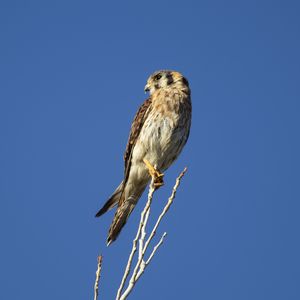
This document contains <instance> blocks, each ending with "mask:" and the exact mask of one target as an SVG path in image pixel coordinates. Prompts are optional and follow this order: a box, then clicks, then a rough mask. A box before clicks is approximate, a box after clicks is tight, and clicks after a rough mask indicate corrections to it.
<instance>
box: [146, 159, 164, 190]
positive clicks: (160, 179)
mask: <svg viewBox="0 0 300 300" xmlns="http://www.w3.org/2000/svg"><path fill="white" fill-rule="evenodd" d="M143 162H144V164H145V165H146V167H147V169H148V171H149V174H150V176H151V177H152V178H154V186H155V188H157V189H158V188H160V187H161V186H162V185H164V174H163V173H160V172H159V171H158V170H156V169H155V167H153V166H152V165H151V163H150V162H149V161H148V160H147V159H146V158H144V159H143Z"/></svg>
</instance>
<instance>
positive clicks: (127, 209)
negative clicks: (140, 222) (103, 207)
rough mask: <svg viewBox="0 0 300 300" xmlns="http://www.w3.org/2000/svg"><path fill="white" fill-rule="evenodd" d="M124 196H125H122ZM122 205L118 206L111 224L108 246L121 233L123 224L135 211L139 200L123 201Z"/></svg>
mask: <svg viewBox="0 0 300 300" xmlns="http://www.w3.org/2000/svg"><path fill="white" fill-rule="evenodd" d="M122 197H123V196H122ZM121 203H122V204H121V205H120V206H119V207H118V209H117V211H116V213H115V216H114V219H113V222H112V223H111V225H110V228H109V232H108V237H107V246H109V245H110V244H111V243H112V242H113V241H114V240H115V239H116V238H117V237H118V235H119V234H120V232H121V230H122V228H123V226H124V225H125V224H126V221H127V219H128V217H129V216H130V214H131V212H132V211H133V209H134V207H135V205H136V203H137V200H134V201H130V200H129V199H128V200H126V201H121Z"/></svg>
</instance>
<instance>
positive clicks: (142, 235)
mask: <svg viewBox="0 0 300 300" xmlns="http://www.w3.org/2000/svg"><path fill="white" fill-rule="evenodd" d="M186 171H187V168H185V169H184V170H183V171H182V172H181V173H180V175H179V176H178V177H177V179H176V183H175V185H174V187H173V190H172V194H171V196H170V197H169V199H168V202H167V203H166V205H165V207H164V209H163V210H162V212H161V214H160V215H159V217H158V219H157V221H156V223H155V225H154V227H153V229H152V230H151V233H150V235H149V237H148V238H147V239H146V226H147V222H148V219H149V215H150V208H151V203H152V198H153V194H154V192H155V189H156V188H155V178H154V177H152V180H151V184H150V187H149V193H148V199H147V202H146V205H145V207H144V209H143V211H142V213H141V219H140V223H139V226H138V230H137V233H136V236H135V238H134V240H133V244H132V249H131V252H130V255H129V258H128V261H127V265H126V268H125V271H124V275H123V278H122V281H121V284H120V287H119V289H118V292H117V296H116V300H125V299H127V297H128V295H129V294H130V293H131V292H132V290H133V288H134V286H135V284H136V283H137V281H138V280H139V278H140V277H141V276H142V274H143V273H144V271H145V269H146V267H147V266H148V265H149V264H150V262H151V260H152V258H153V256H154V255H155V253H156V251H157V250H158V248H159V247H160V246H161V245H162V243H163V242H164V239H165V237H166V235H167V233H166V232H165V233H164V234H163V235H162V236H161V238H160V240H159V242H158V243H157V244H156V245H155V246H154V247H153V249H152V251H151V253H150V255H149V257H148V258H147V259H145V258H144V257H145V253H146V251H147V250H148V249H149V245H150V242H151V241H152V239H153V237H154V235H155V234H156V231H157V229H158V226H159V224H160V222H161V220H162V218H163V217H164V216H165V214H166V213H167V212H168V210H169V208H170V206H171V205H172V203H173V201H174V199H175V196H176V192H177V188H178V187H179V185H180V181H181V179H182V177H183V176H184V174H185V173H186ZM137 249H138V258H137V262H136V265H135V266H134V268H133V272H132V275H131V277H130V279H129V282H128V285H127V288H126V289H125V290H124V286H125V284H126V281H127V279H128V276H129V273H130V270H131V268H132V262H133V258H134V255H135V253H136V251H137Z"/></svg>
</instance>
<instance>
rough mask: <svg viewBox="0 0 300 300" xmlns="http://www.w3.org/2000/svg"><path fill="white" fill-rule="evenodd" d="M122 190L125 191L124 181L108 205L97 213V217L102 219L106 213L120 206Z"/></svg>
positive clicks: (107, 202)
mask: <svg viewBox="0 0 300 300" xmlns="http://www.w3.org/2000/svg"><path fill="white" fill-rule="evenodd" d="M122 190H123V181H122V182H121V184H120V185H119V186H118V187H117V188H116V190H115V191H114V193H113V194H112V195H111V196H110V198H109V199H108V200H107V201H106V203H105V204H104V205H103V207H102V208H101V209H100V210H99V211H98V212H97V213H96V215H95V217H100V216H102V215H103V214H104V213H106V212H107V211H108V210H110V209H112V208H113V207H115V206H116V205H117V204H118V202H119V200H120V197H121V193H122Z"/></svg>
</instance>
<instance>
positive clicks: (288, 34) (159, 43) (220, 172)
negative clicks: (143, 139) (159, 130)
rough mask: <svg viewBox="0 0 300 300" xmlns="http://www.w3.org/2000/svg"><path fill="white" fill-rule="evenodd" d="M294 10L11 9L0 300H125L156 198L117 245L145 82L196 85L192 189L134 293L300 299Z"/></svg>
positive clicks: (116, 5)
mask: <svg viewBox="0 0 300 300" xmlns="http://www.w3.org/2000/svg"><path fill="white" fill-rule="evenodd" d="M299 14H300V5H299V2H298V1H276V0H275V1H262V0H260V1H217V0H215V1H208V0H204V1H158V0H152V1H137V0H136V1H110V2H109V1H64V0H60V1H55V0H54V1H6V0H2V1H1V2H0V43H1V47H0V125H1V128H0V137H1V148H0V185H1V189H0V214H1V218H0V228H1V229H0V230H1V250H0V251H1V255H0V285H1V288H0V298H1V299H12V300H15V299H34V300H35V299H41V298H42V299H44V300H53V299H78V300H81V299H92V295H93V284H94V278H95V270H96V257H97V254H98V253H100V252H102V253H103V255H104V265H103V273H102V275H103V276H102V279H101V299H114V296H115V293H116V290H117V287H118V285H119V283H120V279H121V275H122V272H123V269H124V267H125V263H126V261H127V256H128V253H129V250H130V247H131V241H132V238H133V237H134V235H135V232H136V226H137V222H138V219H139V214H140V211H141V209H142V206H143V204H144V203H145V195H144V196H143V197H142V199H141V201H140V203H139V205H138V206H137V207H136V210H135V211H134V213H133V215H132V216H131V218H130V220H129V222H128V224H127V225H126V227H125V228H124V230H123V231H122V234H121V235H120V237H119V239H118V240H117V241H116V243H114V244H113V245H112V246H111V247H109V248H106V246H105V240H106V234H107V230H108V227H109V224H110V222H111V220H112V217H113V212H110V213H109V214H107V215H105V216H104V217H103V218H101V219H95V218H94V214H95V213H96V211H97V210H98V209H99V208H100V207H101V205H102V204H103V203H104V201H105V200H106V199H107V197H108V196H109V195H110V194H111V193H112V192H113V190H114V188H115V187H116V186H117V185H118V184H119V182H120V181H121V179H122V175H123V152H124V149H125V145H126V141H127V137H128V133H129V128H130V124H131V121H132V119H133V116H134V114H135V112H136V110H137V108H138V106H139V105H140V104H141V103H142V102H143V101H144V99H145V97H146V96H145V94H144V92H143V88H144V85H145V83H146V80H147V77H148V76H149V75H150V74H151V73H152V72H153V71H155V70H158V69H175V70H178V71H181V72H182V73H183V74H185V76H186V77H187V78H188V79H189V81H190V85H191V89H192V100H193V122H192V131H191V135H190V139H189V142H188V144H187V145H186V147H185V149H184V152H183V153H182V155H181V157H180V159H179V160H178V161H176V163H175V164H174V165H173V166H172V167H171V168H170V169H169V170H168V171H167V172H166V176H165V182H166V185H165V186H164V187H163V188H162V189H161V190H160V191H159V192H158V193H157V197H156V200H155V202H154V206H153V214H154V215H157V214H158V213H159V211H160V209H161V208H162V206H163V204H164V203H165V201H166V198H167V195H168V194H169V192H170V189H171V187H172V185H173V183H174V179H175V178H176V176H177V174H178V173H179V172H180V171H181V170H182V169H183V167H184V166H188V167H189V171H188V173H187V175H186V177H185V178H184V180H183V183H182V186H181V187H180V190H179V192H178V194H177V198H176V201H175V203H174V205H173V206H172V209H171V210H170V212H169V215H168V216H167V218H166V219H165V220H164V221H163V223H162V224H161V228H160V229H159V233H162V232H163V231H167V232H168V237H167V239H166V242H165V244H164V245H163V246H162V247H161V249H160V250H159V252H158V253H157V255H156V257H155V258H154V260H153V262H152V264H151V265H150V267H149V268H148V269H147V270H146V273H145V274H144V277H143V278H142V279H141V281H140V282H139V283H138V285H137V286H136V289H135V291H134V293H133V294H132V296H131V298H130V299H205V300H219V299H223V300H225V299H226V300H227V299H228V300H241V299H243V300H244V299H245V300H248V299H249V300H253V299H256V300H265V299H272V300H277V299H278V300H279V299H280V300H282V299H289V300H290V299H295V300H296V299H297V300H298V299H300V285H299V282H300V258H299V253H300V241H299V228H300V220H299V210H300V204H299V200H300V197H299V196H300V195H299V194H300V193H299V179H300V178H299V177H300V176H299V153H300V141H299V127H300V126H299V112H300V103H299V101H300V91H299V81H300V58H299V56H300V55H299V53H300V39H299V36H300V19H299Z"/></svg>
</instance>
